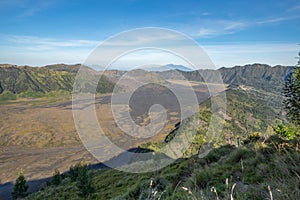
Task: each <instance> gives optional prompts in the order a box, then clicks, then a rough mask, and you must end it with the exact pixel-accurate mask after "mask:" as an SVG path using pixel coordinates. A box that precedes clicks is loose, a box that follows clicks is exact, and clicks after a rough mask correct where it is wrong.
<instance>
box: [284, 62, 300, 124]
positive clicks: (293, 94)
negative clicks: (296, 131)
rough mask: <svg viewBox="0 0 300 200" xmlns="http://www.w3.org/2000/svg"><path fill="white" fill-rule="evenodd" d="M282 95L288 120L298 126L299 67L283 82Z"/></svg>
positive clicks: (299, 116)
mask: <svg viewBox="0 0 300 200" xmlns="http://www.w3.org/2000/svg"><path fill="white" fill-rule="evenodd" d="M283 93H284V96H285V99H284V101H283V104H284V107H285V109H286V111H287V116H288V118H289V119H290V120H291V121H292V122H293V123H295V124H298V125H300V65H298V66H297V67H296V68H295V70H294V73H293V74H292V75H291V76H290V77H289V78H288V79H287V81H286V82H285V86H284V90H283Z"/></svg>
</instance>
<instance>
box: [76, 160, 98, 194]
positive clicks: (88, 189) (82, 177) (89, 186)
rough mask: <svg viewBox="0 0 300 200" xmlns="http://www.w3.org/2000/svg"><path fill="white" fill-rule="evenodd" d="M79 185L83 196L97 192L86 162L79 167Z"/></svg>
mask: <svg viewBox="0 0 300 200" xmlns="http://www.w3.org/2000/svg"><path fill="white" fill-rule="evenodd" d="M77 187H78V189H79V191H80V192H81V195H82V196H83V197H88V196H89V195H90V194H92V193H94V192H95V188H94V185H93V183H92V177H91V173H90V172H89V171H88V169H87V165H86V164H83V165H81V166H80V167H79V169H78V177H77Z"/></svg>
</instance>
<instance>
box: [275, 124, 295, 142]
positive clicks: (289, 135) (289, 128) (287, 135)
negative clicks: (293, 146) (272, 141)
mask: <svg viewBox="0 0 300 200" xmlns="http://www.w3.org/2000/svg"><path fill="white" fill-rule="evenodd" d="M274 131H275V133H276V134H278V135H279V136H280V137H283V138H284V139H287V140H292V139H294V138H295V137H299V136H300V131H299V128H298V127H297V126H294V125H291V124H288V125H282V124H279V125H277V126H275V127H274Z"/></svg>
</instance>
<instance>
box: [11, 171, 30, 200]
mask: <svg viewBox="0 0 300 200" xmlns="http://www.w3.org/2000/svg"><path fill="white" fill-rule="evenodd" d="M28 187H29V186H28V185H27V182H26V179H25V177H24V175H23V171H22V170H21V171H20V172H19V177H18V178H17V179H16V183H15V185H14V188H13V192H12V198H13V199H19V198H24V197H26V196H27V190H28Z"/></svg>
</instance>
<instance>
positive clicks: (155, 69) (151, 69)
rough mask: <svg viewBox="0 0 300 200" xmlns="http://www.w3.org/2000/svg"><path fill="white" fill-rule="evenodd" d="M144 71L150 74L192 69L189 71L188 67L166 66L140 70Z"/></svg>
mask: <svg viewBox="0 0 300 200" xmlns="http://www.w3.org/2000/svg"><path fill="white" fill-rule="evenodd" d="M142 69H143V70H145V71H149V72H150V71H152V72H164V71H170V70H180V71H186V72H188V71H193V70H194V69H191V68H189V67H186V66H183V65H174V64H167V65H162V66H158V67H157V66H153V67H152V66H149V67H143V68H142Z"/></svg>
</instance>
